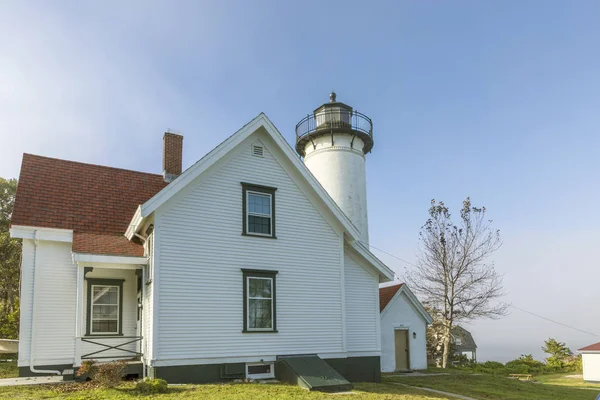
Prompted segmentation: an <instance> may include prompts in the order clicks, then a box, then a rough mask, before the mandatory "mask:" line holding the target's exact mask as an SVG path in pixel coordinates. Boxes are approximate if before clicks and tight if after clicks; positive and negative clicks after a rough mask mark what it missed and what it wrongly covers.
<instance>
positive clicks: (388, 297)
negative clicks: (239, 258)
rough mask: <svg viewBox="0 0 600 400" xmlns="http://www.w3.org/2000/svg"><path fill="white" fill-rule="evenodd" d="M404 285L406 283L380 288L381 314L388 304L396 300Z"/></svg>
mask: <svg viewBox="0 0 600 400" xmlns="http://www.w3.org/2000/svg"><path fill="white" fill-rule="evenodd" d="M402 285H404V283H401V284H399V285H394V286H388V287H382V288H379V312H382V311H383V309H384V308H385V306H387V305H388V303H389V302H390V301H392V299H393V298H394V296H395V295H396V293H397V292H398V290H400V288H401V287H402Z"/></svg>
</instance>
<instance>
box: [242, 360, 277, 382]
mask: <svg viewBox="0 0 600 400" xmlns="http://www.w3.org/2000/svg"><path fill="white" fill-rule="evenodd" d="M273 367H274V365H273V363H268V364H246V378H248V379H269V378H275V370H274V368H273Z"/></svg>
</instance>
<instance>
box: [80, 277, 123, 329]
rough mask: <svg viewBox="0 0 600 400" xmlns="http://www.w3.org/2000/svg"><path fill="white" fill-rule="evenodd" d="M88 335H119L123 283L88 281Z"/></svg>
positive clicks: (119, 281) (98, 280)
mask: <svg viewBox="0 0 600 400" xmlns="http://www.w3.org/2000/svg"><path fill="white" fill-rule="evenodd" d="M87 281H88V303H87V304H88V313H87V314H88V318H87V332H86V333H87V334H88V335H121V334H122V332H123V327H122V316H121V314H122V310H123V281H122V280H118V279H116V280H113V279H88V280H87Z"/></svg>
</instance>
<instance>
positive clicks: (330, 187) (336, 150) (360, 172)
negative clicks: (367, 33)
mask: <svg viewBox="0 0 600 400" xmlns="http://www.w3.org/2000/svg"><path fill="white" fill-rule="evenodd" d="M372 148H373V123H372V121H371V119H370V118H369V117H367V116H366V115H364V114H362V113H359V112H358V111H356V110H354V109H353V108H352V107H350V106H349V105H347V104H344V103H340V102H338V101H337V99H336V94H335V92H332V93H331V94H330V95H329V102H328V103H325V104H323V105H322V106H320V107H318V108H317V109H316V110H315V111H314V112H313V113H312V114H308V115H307V116H306V117H304V118H303V119H302V120H301V121H300V122H298V124H297V125H296V151H297V152H298V154H300V156H301V157H304V164H305V165H306V166H307V167H308V169H309V170H310V171H311V172H312V174H313V175H314V176H315V178H317V180H318V181H319V182H320V183H321V185H322V186H323V187H324V188H325V190H327V193H329V195H330V196H331V197H332V198H333V200H335V202H336V203H337V205H338V206H339V207H340V208H341V209H342V211H343V212H344V213H345V214H346V216H347V217H348V218H349V219H350V221H351V222H352V223H353V224H354V226H355V227H356V228H357V229H358V231H359V232H360V240H361V241H362V242H364V243H365V244H368V243H369V224H368V215H367V176H366V169H365V155H366V154H367V153H370V152H371V149H372Z"/></svg>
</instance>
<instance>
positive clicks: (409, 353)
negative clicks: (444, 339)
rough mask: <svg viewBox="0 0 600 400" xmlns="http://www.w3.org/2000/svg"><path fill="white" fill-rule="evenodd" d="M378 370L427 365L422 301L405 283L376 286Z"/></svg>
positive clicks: (427, 318) (425, 316) (428, 320)
mask: <svg viewBox="0 0 600 400" xmlns="http://www.w3.org/2000/svg"><path fill="white" fill-rule="evenodd" d="M379 308H380V318H381V371H382V372H394V371H407V370H416V369H426V368H427V341H426V337H425V334H426V330H427V324H430V323H431V322H432V319H431V316H430V315H429V314H428V313H427V311H426V310H425V308H424V307H423V305H422V304H421V302H419V300H418V299H417V297H416V296H415V295H414V294H413V292H411V291H410V289H409V288H408V286H407V285H406V284H404V283H401V284H398V285H393V286H387V287H382V288H379Z"/></svg>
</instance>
